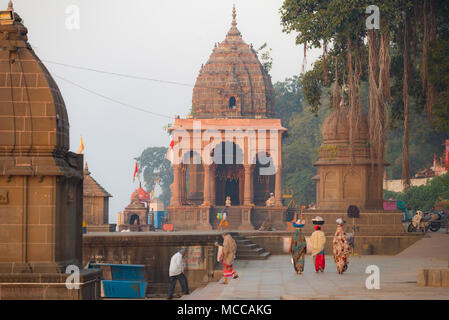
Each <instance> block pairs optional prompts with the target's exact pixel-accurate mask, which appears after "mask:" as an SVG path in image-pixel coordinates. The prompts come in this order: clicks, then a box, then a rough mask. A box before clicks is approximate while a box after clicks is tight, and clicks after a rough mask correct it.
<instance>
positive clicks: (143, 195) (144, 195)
mask: <svg viewBox="0 0 449 320" xmlns="http://www.w3.org/2000/svg"><path fill="white" fill-rule="evenodd" d="M136 195H137V197H138V199H139V200H140V201H149V200H150V193H149V192H147V191H146V190H145V189H144V188H142V185H139V188H137V189H136V190H135V191H134V192H133V193H132V194H131V200H132V199H134V198H135V197H136Z"/></svg>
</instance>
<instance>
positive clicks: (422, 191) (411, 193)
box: [384, 173, 449, 211]
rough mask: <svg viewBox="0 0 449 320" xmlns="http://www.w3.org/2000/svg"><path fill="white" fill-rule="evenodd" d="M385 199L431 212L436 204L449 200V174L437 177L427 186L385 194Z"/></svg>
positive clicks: (386, 192)
mask: <svg viewBox="0 0 449 320" xmlns="http://www.w3.org/2000/svg"><path fill="white" fill-rule="evenodd" d="M384 194H385V197H387V198H394V199H398V200H402V201H404V202H405V204H406V205H407V206H410V207H411V208H412V209H413V210H423V211H430V210H432V209H433V207H434V205H435V202H437V201H440V200H442V199H449V173H446V174H445V175H443V176H440V177H435V178H433V179H432V180H430V181H429V182H427V183H426V184H425V185H422V186H418V187H415V186H413V187H410V188H409V189H407V190H405V192H400V193H398V192H389V191H385V192H384Z"/></svg>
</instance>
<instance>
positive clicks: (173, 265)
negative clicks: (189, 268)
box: [167, 231, 239, 299]
mask: <svg viewBox="0 0 449 320" xmlns="http://www.w3.org/2000/svg"><path fill="white" fill-rule="evenodd" d="M215 246H216V247H218V254H217V261H218V262H221V263H222V264H223V277H224V280H223V282H221V283H222V284H228V283H229V279H231V278H232V279H237V278H238V277H239V275H238V273H237V271H236V270H235V269H234V260H235V256H236V253H237V244H236V243H235V240H234V239H233V238H232V236H231V234H230V233H229V232H227V231H225V232H223V243H218V242H216V243H215ZM185 255H186V249H185V248H181V249H180V250H179V251H178V252H176V253H175V254H174V255H173V256H172V257H171V260H170V267H169V283H168V297H167V298H168V299H172V298H173V293H174V291H175V286H176V282H177V281H179V283H180V284H181V289H182V292H183V293H184V294H189V292H190V291H189V285H188V282H187V278H186V276H185V274H184V265H183V258H184V257H185Z"/></svg>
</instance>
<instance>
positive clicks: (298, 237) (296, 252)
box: [290, 229, 307, 272]
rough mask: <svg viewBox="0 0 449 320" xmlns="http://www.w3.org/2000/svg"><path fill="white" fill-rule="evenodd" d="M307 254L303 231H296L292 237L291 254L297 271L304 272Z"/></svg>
mask: <svg viewBox="0 0 449 320" xmlns="http://www.w3.org/2000/svg"><path fill="white" fill-rule="evenodd" d="M306 252H307V243H306V238H305V237H304V236H303V234H302V231H301V229H296V231H295V234H294V236H293V237H292V241H291V245H290V253H291V254H292V259H293V267H294V268H295V271H296V272H298V271H300V272H303V271H304V260H305V255H306Z"/></svg>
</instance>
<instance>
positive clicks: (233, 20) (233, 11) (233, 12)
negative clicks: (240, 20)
mask: <svg viewBox="0 0 449 320" xmlns="http://www.w3.org/2000/svg"><path fill="white" fill-rule="evenodd" d="M236 16H237V14H236V13H235V4H234V5H233V6H232V26H233V27H235V26H237V21H236V20H235V18H236Z"/></svg>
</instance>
